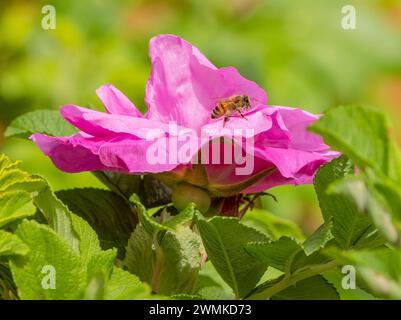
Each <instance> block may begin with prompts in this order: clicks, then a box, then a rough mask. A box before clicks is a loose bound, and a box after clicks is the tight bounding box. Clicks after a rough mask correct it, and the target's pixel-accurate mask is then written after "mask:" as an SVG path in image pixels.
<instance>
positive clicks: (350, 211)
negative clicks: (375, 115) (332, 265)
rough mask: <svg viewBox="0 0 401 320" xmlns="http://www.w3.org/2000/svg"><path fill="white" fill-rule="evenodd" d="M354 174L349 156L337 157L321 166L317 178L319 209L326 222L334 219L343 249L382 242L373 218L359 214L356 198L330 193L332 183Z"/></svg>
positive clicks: (335, 235) (335, 228) (334, 228)
mask: <svg viewBox="0 0 401 320" xmlns="http://www.w3.org/2000/svg"><path fill="white" fill-rule="evenodd" d="M353 173H354V167H353V165H352V162H351V161H349V160H348V159H347V158H346V157H340V158H338V159H334V160H333V161H331V162H330V163H327V164H326V165H324V166H323V167H321V168H320V169H319V171H318V173H317V174H316V176H315V179H314V186H315V190H316V194H317V197H318V200H319V205H320V209H321V210H322V214H323V218H324V221H325V222H326V223H328V222H329V221H331V220H332V222H333V227H332V229H331V232H332V234H333V236H334V237H335V239H336V241H337V242H338V244H339V245H340V246H341V247H343V248H346V249H347V248H352V247H371V246H377V245H380V244H382V243H383V238H382V237H381V236H380V234H379V233H378V232H377V230H376V228H375V226H374V225H373V223H372V220H371V219H370V218H369V217H368V216H367V215H363V214H360V212H359V210H358V208H357V206H356V204H355V202H354V201H352V200H350V199H349V198H348V197H346V196H344V195H341V194H329V193H328V189H329V187H330V185H331V184H332V183H333V182H335V181H336V180H339V179H343V178H344V177H347V176H349V175H352V174H353Z"/></svg>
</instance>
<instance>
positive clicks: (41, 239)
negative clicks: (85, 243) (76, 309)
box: [10, 220, 86, 299]
mask: <svg viewBox="0 0 401 320" xmlns="http://www.w3.org/2000/svg"><path fill="white" fill-rule="evenodd" d="M16 235H17V236H18V237H19V238H20V239H21V240H22V241H23V242H24V243H25V244H26V245H27V246H28V248H29V249H30V253H29V254H28V255H27V256H26V258H25V259H13V260H12V261H11V262H10V267H11V271H12V274H13V278H14V281H15V283H16V284H17V287H18V290H19V294H20V297H21V299H78V298H79V297H80V294H81V293H82V290H83V289H84V287H85V283H86V281H85V279H86V270H85V269H83V268H82V264H81V261H80V259H79V256H78V255H77V254H76V253H75V252H74V251H73V250H72V249H71V248H70V246H69V245H68V244H67V243H66V242H64V241H63V240H61V239H60V237H59V235H58V234H57V233H55V232H54V231H53V230H52V229H50V228H49V227H47V226H45V225H40V224H39V223H37V222H35V221H26V220H25V221H23V222H22V223H21V224H19V226H18V228H17V230H16ZM46 266H50V267H51V268H54V270H55V288H54V289H50V288H49V289H46V286H44V287H43V286H42V285H43V284H46V281H47V280H46V276H49V275H50V274H47V273H46V269H44V267H46Z"/></svg>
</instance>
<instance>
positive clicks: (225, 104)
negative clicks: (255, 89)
mask: <svg viewBox="0 0 401 320" xmlns="http://www.w3.org/2000/svg"><path fill="white" fill-rule="evenodd" d="M250 107H251V103H250V102H249V97H248V96H246V95H234V96H231V97H229V98H224V99H222V100H220V102H219V103H218V104H217V105H216V106H215V107H214V109H213V111H212V115H211V117H212V119H217V118H220V117H224V123H223V127H224V126H225V125H226V122H227V120H228V119H229V118H230V116H231V115H232V114H233V113H234V112H236V113H238V114H239V115H240V116H241V117H242V118H244V119H246V118H245V116H244V115H243V114H242V110H248V109H249V108H250Z"/></svg>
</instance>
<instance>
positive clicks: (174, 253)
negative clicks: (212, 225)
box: [152, 227, 201, 295]
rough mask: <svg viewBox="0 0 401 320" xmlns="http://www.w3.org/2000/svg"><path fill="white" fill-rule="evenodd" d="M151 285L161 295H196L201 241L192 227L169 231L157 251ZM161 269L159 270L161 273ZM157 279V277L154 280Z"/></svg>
mask: <svg viewBox="0 0 401 320" xmlns="http://www.w3.org/2000/svg"><path fill="white" fill-rule="evenodd" d="M156 250H157V252H156V257H157V258H159V259H156V263H155V268H154V271H153V277H154V278H153V280H155V279H158V281H157V285H156V286H152V287H153V289H156V290H155V291H156V292H158V293H161V294H166V295H172V294H178V293H193V291H194V289H195V285H196V281H197V276H198V271H199V269H200V267H201V239H200V237H199V236H198V235H197V234H196V233H194V232H193V231H192V230H191V229H190V228H187V227H182V228H180V229H179V230H178V231H177V232H170V231H167V232H166V234H165V235H164V237H163V239H162V241H161V243H160V247H159V248H158V249H156ZM159 270H160V271H159ZM155 277H156V278H155Z"/></svg>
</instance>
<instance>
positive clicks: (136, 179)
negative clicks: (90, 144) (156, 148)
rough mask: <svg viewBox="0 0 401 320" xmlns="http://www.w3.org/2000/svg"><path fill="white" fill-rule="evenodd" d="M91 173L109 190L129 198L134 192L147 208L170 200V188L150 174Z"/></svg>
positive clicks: (164, 203)
mask: <svg viewBox="0 0 401 320" xmlns="http://www.w3.org/2000/svg"><path fill="white" fill-rule="evenodd" d="M93 174H94V175H95V176H96V177H97V178H98V179H99V180H100V181H101V182H102V183H103V184H104V185H106V186H107V187H108V188H110V190H112V191H114V192H115V193H117V194H118V195H120V196H122V197H123V198H126V199H129V198H130V197H131V196H132V195H133V194H134V193H135V194H137V195H138V196H139V199H140V201H141V203H143V204H144V205H145V206H146V207H147V208H153V207H159V206H162V205H166V204H168V203H170V202H171V190H170V188H168V187H167V186H166V185H165V184H164V183H163V182H161V181H160V180H159V179H157V178H155V177H154V176H152V175H144V176H139V175H130V174H122V173H118V172H111V171H96V172H93Z"/></svg>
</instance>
